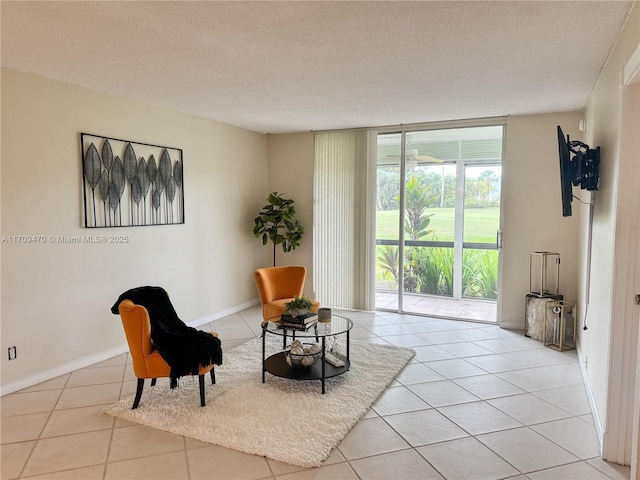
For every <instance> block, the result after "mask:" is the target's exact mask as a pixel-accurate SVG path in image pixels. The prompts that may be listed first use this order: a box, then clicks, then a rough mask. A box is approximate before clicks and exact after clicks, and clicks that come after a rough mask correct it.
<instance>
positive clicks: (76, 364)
mask: <svg viewBox="0 0 640 480" xmlns="http://www.w3.org/2000/svg"><path fill="white" fill-rule="evenodd" d="M128 351H129V347H128V346H127V344H123V345H119V346H117V347H114V348H110V349H109V350H103V351H102V352H98V353H94V354H93V355H88V356H86V357H82V358H78V359H77V360H73V361H71V362H68V363H64V364H62V365H58V366H57V367H54V368H50V369H48V370H40V371H39V372H38V373H34V374H33V375H29V376H27V377H25V378H23V379H22V380H18V381H17V382H13V383H7V384H6V385H2V386H1V387H0V395H7V394H8V393H13V392H17V391H18V390H22V389H23V388H28V387H32V386H34V385H37V384H39V383H42V382H46V381H47V380H51V379H52V378H56V377H59V376H60V375H64V374H66V373H69V372H73V371H74V370H79V369H80V368H84V367H88V366H89V365H93V364H95V363H100V362H103V361H105V360H109V359H110V358H113V357H116V356H118V355H122V354H123V353H126V352H128Z"/></svg>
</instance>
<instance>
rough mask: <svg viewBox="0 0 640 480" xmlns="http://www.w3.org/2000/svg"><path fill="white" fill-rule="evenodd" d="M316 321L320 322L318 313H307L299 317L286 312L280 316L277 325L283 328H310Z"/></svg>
mask: <svg viewBox="0 0 640 480" xmlns="http://www.w3.org/2000/svg"><path fill="white" fill-rule="evenodd" d="M316 323H318V315H317V314H316V313H307V314H306V315H298V316H297V317H292V316H291V315H287V314H284V315H281V316H280V320H278V322H277V325H278V328H280V329H282V330H308V329H309V328H311V327H312V326H314V325H315V324H316Z"/></svg>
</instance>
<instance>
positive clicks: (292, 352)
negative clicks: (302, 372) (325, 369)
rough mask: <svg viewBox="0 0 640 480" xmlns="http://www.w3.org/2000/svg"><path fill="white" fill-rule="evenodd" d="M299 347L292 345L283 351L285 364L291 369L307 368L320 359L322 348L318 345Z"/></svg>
mask: <svg viewBox="0 0 640 480" xmlns="http://www.w3.org/2000/svg"><path fill="white" fill-rule="evenodd" d="M298 343H299V342H298ZM299 345H302V346H299ZM299 345H295V344H292V345H291V346H290V347H289V349H287V350H286V351H285V356H286V360H287V363H288V364H289V365H291V366H292V367H296V368H309V367H311V366H313V365H315V364H316V363H317V362H318V360H319V359H320V358H321V357H322V348H320V346H319V345H317V344H315V343H312V344H307V343H305V344H304V345H303V344H300V343H299Z"/></svg>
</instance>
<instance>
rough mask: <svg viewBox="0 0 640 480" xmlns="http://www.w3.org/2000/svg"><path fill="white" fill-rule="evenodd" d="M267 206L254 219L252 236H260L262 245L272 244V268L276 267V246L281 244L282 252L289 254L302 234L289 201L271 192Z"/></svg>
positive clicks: (297, 243) (292, 205) (293, 208)
mask: <svg viewBox="0 0 640 480" xmlns="http://www.w3.org/2000/svg"><path fill="white" fill-rule="evenodd" d="M267 202H268V203H267V204H266V205H265V206H264V207H262V210H260V213H259V214H258V216H257V217H256V218H255V219H254V222H255V225H254V226H253V235H254V236H255V237H256V238H257V237H260V236H262V244H263V245H266V244H267V242H269V241H271V242H273V266H274V267H275V266H276V245H280V244H282V250H283V251H284V252H285V253H286V252H290V251H291V250H295V249H296V247H298V246H299V245H300V239H301V238H302V234H303V233H304V229H303V228H302V225H300V223H298V220H295V219H294V217H295V215H296V209H295V206H294V202H293V200H291V199H288V198H283V197H282V194H279V193H278V192H273V193H272V194H270V195H269V198H267Z"/></svg>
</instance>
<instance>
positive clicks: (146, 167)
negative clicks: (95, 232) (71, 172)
mask: <svg viewBox="0 0 640 480" xmlns="http://www.w3.org/2000/svg"><path fill="white" fill-rule="evenodd" d="M80 144H81V148H82V184H83V187H84V226H85V227H87V228H100V227H124V226H137V225H170V224H176V223H184V176H183V160H182V149H179V148H171V147H163V146H160V145H150V144H147V143H139V142H132V141H129V140H119V139H117V138H110V137H102V136H99V135H91V134H89V133H81V134H80Z"/></svg>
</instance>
